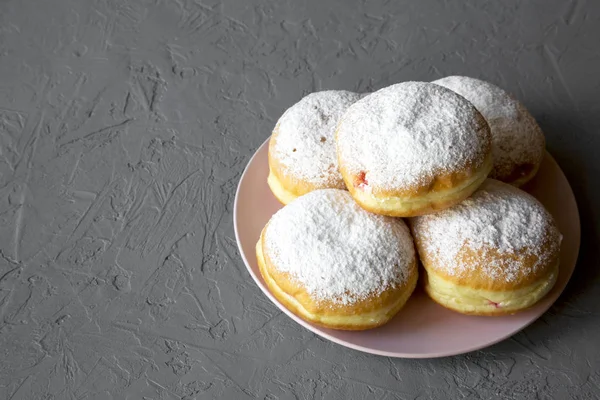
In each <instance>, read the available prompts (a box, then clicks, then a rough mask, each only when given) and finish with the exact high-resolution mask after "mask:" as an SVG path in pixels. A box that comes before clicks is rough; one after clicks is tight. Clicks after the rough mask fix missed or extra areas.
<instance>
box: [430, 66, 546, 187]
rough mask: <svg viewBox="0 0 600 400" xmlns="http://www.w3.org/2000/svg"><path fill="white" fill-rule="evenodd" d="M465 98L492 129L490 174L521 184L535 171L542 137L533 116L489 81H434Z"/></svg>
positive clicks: (541, 155) (462, 78) (458, 78)
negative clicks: (492, 165)
mask: <svg viewBox="0 0 600 400" xmlns="http://www.w3.org/2000/svg"><path fill="white" fill-rule="evenodd" d="M433 83H435V84H436V85H441V86H444V87H446V88H448V89H450V90H453V91H454V92H456V93H458V94H460V95H461V96H463V97H464V98H466V99H467V100H469V101H470V102H471V103H473V105H474V106H475V108H477V110H479V112H480V113H481V114H482V115H483V117H484V118H485V119H486V121H487V123H488V125H489V126H490V131H491V133H492V154H493V156H494V167H493V168H492V172H491V173H490V178H494V179H498V180H500V181H503V182H506V183H510V184H511V185H515V186H521V185H523V184H524V183H525V182H527V181H529V180H530V179H531V178H533V177H534V175H535V174H536V173H537V171H538V168H539V167H540V164H541V163H542V159H543V158H544V149H545V146H546V141H545V138H544V134H543V133H542V130H541V129H540V127H539V125H538V124H537V122H536V121H535V118H533V116H532V115H531V114H530V113H529V111H527V109H526V108H525V106H523V104H521V103H520V102H519V101H518V100H516V99H515V98H513V97H512V96H511V95H510V94H508V93H507V92H505V91H504V90H502V89H500V88H499V87H497V86H494V85H492V84H491V83H488V82H484V81H481V80H479V79H474V78H469V77H466V76H448V77H446V78H442V79H439V80H437V81H434V82H433Z"/></svg>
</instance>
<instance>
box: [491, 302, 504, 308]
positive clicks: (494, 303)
mask: <svg viewBox="0 0 600 400" xmlns="http://www.w3.org/2000/svg"><path fill="white" fill-rule="evenodd" d="M488 303H489V304H493V305H494V307H496V308H502V306H501V305H500V303H496V302H495V301H491V300H488Z"/></svg>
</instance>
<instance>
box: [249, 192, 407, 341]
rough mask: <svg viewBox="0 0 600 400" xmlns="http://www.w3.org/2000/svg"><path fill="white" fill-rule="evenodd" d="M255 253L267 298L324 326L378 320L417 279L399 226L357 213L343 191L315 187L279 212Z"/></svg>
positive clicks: (350, 326)
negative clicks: (272, 296) (266, 287)
mask: <svg viewBox="0 0 600 400" xmlns="http://www.w3.org/2000/svg"><path fill="white" fill-rule="evenodd" d="M256 254H257V259H258V264H259V267H260V272H261V274H262V276H263V278H264V280H265V282H266V284H267V286H268V287H269V289H270V291H271V293H273V295H274V296H275V297H276V298H277V299H278V300H279V301H280V302H281V303H282V304H284V305H285V306H286V307H287V308H288V309H289V310H290V311H292V312H293V313H294V314H296V315H298V316H299V317H301V318H303V319H305V320H307V321H310V322H313V323H315V324H319V325H322V326H325V327H328V328H334V329H347V330H360V329H367V328H373V327H376V326H379V325H382V324H384V323H386V322H387V321H389V320H390V319H391V318H392V317H393V316H394V315H395V314H396V313H397V312H398V311H399V310H400V308H402V306H403V305H404V304H405V303H406V301H407V300H408V298H409V296H410V295H411V293H412V292H413V290H414V288H415V285H416V282H417V275H418V272H417V266H416V254H415V250H414V245H413V240H412V237H411V235H410V232H409V230H408V228H407V226H406V225H405V223H404V222H403V221H402V220H400V219H394V218H389V217H385V216H382V215H376V214H371V213H369V212H367V211H365V210H363V209H362V208H361V207H359V206H358V205H357V204H356V203H355V202H354V200H353V199H352V197H351V196H350V194H349V193H348V192H347V191H345V190H339V189H323V190H316V191H313V192H311V193H309V194H307V195H304V196H302V197H300V198H298V199H297V200H295V201H294V202H292V203H291V204H289V205H287V206H286V207H284V208H283V209H281V210H279V211H278V212H277V213H276V214H275V215H274V216H273V217H272V218H271V220H270V221H269V222H268V224H267V225H266V227H265V228H264V229H263V231H262V234H261V237H260V240H259V242H258V243H257V246H256Z"/></svg>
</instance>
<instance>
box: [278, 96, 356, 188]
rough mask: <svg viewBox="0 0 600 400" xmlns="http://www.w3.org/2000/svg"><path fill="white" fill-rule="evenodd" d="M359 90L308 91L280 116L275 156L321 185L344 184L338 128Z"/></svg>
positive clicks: (293, 172) (297, 174) (300, 176)
mask: <svg viewBox="0 0 600 400" xmlns="http://www.w3.org/2000/svg"><path fill="white" fill-rule="evenodd" d="M360 96H361V95H360V94H358V93H353V92H348V91H344V90H327V91H322V92H315V93H311V94H309V95H307V96H306V97H304V98H303V99H302V100H300V101H299V102H298V103H296V104H294V105H293V106H292V107H290V108H289V109H288V110H287V111H286V112H285V113H284V114H283V115H282V116H281V118H280V119H279V121H278V122H277V127H276V132H277V134H276V140H275V146H274V147H273V154H272V155H271V156H272V157H275V158H276V159H277V160H278V161H279V163H280V164H282V165H283V166H284V167H285V168H286V172H288V173H290V174H291V175H292V176H294V177H295V178H297V179H301V180H303V181H307V182H309V183H311V184H313V185H315V186H318V187H335V188H344V181H343V180H342V176H341V175H340V172H339V169H338V161H337V156H336V149H335V138H334V134H335V128H336V126H337V123H338V121H339V119H340V117H341V116H342V114H343V113H344V112H345V111H346V110H347V109H348V107H350V105H351V104H352V103H354V102H355V101H357V100H358V99H359V98H360Z"/></svg>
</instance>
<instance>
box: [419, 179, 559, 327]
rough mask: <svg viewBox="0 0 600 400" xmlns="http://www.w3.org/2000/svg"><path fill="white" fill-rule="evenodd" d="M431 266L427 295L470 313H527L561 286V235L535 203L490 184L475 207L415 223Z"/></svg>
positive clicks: (470, 203) (475, 198)
mask: <svg viewBox="0 0 600 400" xmlns="http://www.w3.org/2000/svg"><path fill="white" fill-rule="evenodd" d="M410 224H411V229H412V232H413V235H414V238H415V242H416V245H417V250H418V252H419V256H420V258H421V263H422V264H423V266H424V267H425V271H426V275H425V277H424V281H425V290H426V291H427V293H428V294H429V296H430V297H431V298H432V299H433V300H435V301H436V302H438V303H439V304H441V305H443V306H444V307H447V308H450V309H452V310H456V311H458V312H461V313H465V314H477V315H503V314H511V313H514V312H516V311H519V310H522V309H525V308H527V307H529V306H531V305H533V304H535V303H536V302H537V301H538V300H540V299H541V298H542V297H544V295H546V293H548V291H550V289H551V288H552V287H553V286H554V283H555V282H556V278H557V276H558V263H559V252H560V243H561V240H562V236H561V234H560V233H559V231H558V229H557V227H556V225H555V223H554V220H553V218H552V216H551V215H550V214H549V213H548V212H547V211H546V210H545V209H544V207H543V206H542V204H540V203H539V202H538V201H537V200H536V199H535V198H534V197H532V196H530V195H529V194H527V193H525V192H523V191H522V190H520V189H517V188H515V187H513V186H511V185H508V184H506V183H502V182H500V181H497V180H493V179H488V180H487V181H485V182H484V184H483V185H481V187H480V188H479V189H478V190H477V191H476V192H475V193H474V194H473V195H472V196H471V197H469V198H468V199H467V200H465V201H463V202H462V203H460V204H458V205H456V206H454V207H452V208H449V209H446V210H443V211H441V212H439V213H436V214H431V215H425V216H421V217H415V218H412V219H411V220H410Z"/></svg>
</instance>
